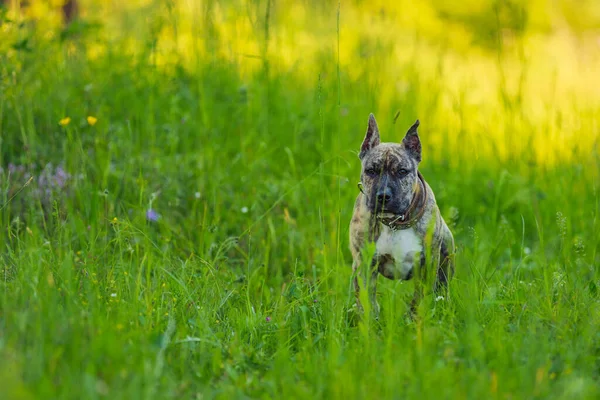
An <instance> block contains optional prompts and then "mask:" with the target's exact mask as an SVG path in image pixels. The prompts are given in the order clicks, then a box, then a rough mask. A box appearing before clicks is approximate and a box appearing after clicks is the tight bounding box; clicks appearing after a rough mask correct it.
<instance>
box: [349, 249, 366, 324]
mask: <svg viewBox="0 0 600 400" xmlns="http://www.w3.org/2000/svg"><path fill="white" fill-rule="evenodd" d="M360 262H361V260H360V258H359V259H356V258H355V259H354V260H353V261H352V275H353V276H354V278H353V279H352V283H353V284H354V295H355V297H356V308H357V309H358V312H359V314H362V313H363V312H364V309H363V306H362V304H361V303H360V283H359V282H358V275H360V270H359V268H360Z"/></svg>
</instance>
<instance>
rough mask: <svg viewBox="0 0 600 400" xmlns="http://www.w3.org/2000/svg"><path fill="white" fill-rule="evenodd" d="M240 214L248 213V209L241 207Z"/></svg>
mask: <svg viewBox="0 0 600 400" xmlns="http://www.w3.org/2000/svg"><path fill="white" fill-rule="evenodd" d="M241 211H242V214H246V213H247V212H248V207H246V206H244V207H242V210H241Z"/></svg>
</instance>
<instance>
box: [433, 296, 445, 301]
mask: <svg viewBox="0 0 600 400" xmlns="http://www.w3.org/2000/svg"><path fill="white" fill-rule="evenodd" d="M440 300H441V301H444V296H438V297H436V298H435V301H436V302H438V301H440Z"/></svg>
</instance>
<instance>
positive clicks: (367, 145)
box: [358, 113, 380, 160]
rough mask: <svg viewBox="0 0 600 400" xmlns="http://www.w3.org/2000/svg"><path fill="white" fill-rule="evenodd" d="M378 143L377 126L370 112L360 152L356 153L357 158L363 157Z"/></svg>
mask: <svg viewBox="0 0 600 400" xmlns="http://www.w3.org/2000/svg"><path fill="white" fill-rule="evenodd" d="M379 143H380V139H379V128H378V127H377V121H375V116H374V115H373V114H372V113H371V114H369V126H368V127H367V134H366V135H365V139H364V140H363V142H362V145H361V146H360V153H359V154H358V158H360V159H361V160H362V159H363V157H364V156H365V155H366V154H367V153H368V152H369V150H371V149H372V148H373V147H375V146H378V145H379Z"/></svg>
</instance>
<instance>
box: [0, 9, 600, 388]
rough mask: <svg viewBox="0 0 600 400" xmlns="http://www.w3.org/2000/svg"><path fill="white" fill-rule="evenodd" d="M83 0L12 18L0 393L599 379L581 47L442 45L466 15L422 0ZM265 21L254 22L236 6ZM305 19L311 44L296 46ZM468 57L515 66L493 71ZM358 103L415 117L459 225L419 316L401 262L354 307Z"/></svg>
mask: <svg viewBox="0 0 600 400" xmlns="http://www.w3.org/2000/svg"><path fill="white" fill-rule="evenodd" d="M34 3H35V2H34ZM84 3H85V4H86V6H87V7H88V8H87V9H88V10H89V11H88V14H86V15H84V17H83V20H84V21H86V24H81V25H78V26H75V28H73V27H72V28H71V31H68V32H67V33H66V34H63V35H62V36H61V34H60V32H61V28H59V27H57V26H55V25H53V24H52V23H51V21H50V22H47V21H46V20H43V19H42V20H40V21H39V22H38V23H36V24H35V25H34V24H33V23H32V22H30V20H26V21H29V22H28V23H26V24H24V25H22V26H20V25H19V24H17V23H16V22H15V21H13V22H8V21H5V22H4V24H3V25H0V32H2V35H5V36H3V37H6V38H7V40H4V39H3V40H2V43H0V145H1V151H0V166H1V167H2V168H3V172H2V174H1V175H0V183H1V186H0V190H1V192H0V204H2V206H0V207H1V210H0V227H1V228H2V229H0V268H1V269H0V272H1V279H0V398H2V399H40V398H44V399H45V398H48V399H50V398H52V399H55V398H73V399H88V398H89V399H95V398H110V399H120V398H123V399H137V398H144V399H164V398H185V399H187V398H223V399H229V398H311V399H313V398H419V397H424V398H434V399H438V398H448V399H467V398H468V399H488V398H501V399H533V398H560V399H588V398H589V399H592V398H598V396H600V330H599V329H598V328H599V326H600V287H599V286H600V270H599V266H600V254H599V250H600V221H599V211H600V210H599V204H600V199H599V193H598V189H599V182H600V178H599V170H600V162H599V158H598V122H599V121H600V108H599V106H598V105H599V104H600V102H598V98H597V97H594V95H593V94H589V93H591V89H590V92H587V91H586V90H587V89H588V88H589V87H595V86H594V85H595V84H597V82H598V81H597V80H596V81H593V82H590V81H585V82H584V80H585V79H587V78H586V75H585V71H587V69H585V67H584V66H582V65H583V64H582V65H580V66H579V68H581V71H580V72H581V75H580V76H579V77H574V78H573V77H571V76H566V75H564V74H562V73H561V71H563V72H564V69H561V68H562V67H561V65H559V63H560V62H565V63H566V62H569V60H564V61H563V60H558V61H557V60H554V59H552V58H550V61H548V60H545V61H544V60H542V61H539V60H531V59H528V58H527V57H526V56H524V55H523V52H517V53H518V54H517V55H516V56H514V54H513V53H512V50H511V49H506V48H504V47H502V46H500V47H493V46H494V41H493V40H492V39H489V40H488V38H489V35H492V38H493V37H494V35H496V34H497V33H498V32H496V31H494V29H493V28H490V25H489V24H485V26H483V27H481V29H482V30H485V35H487V36H484V37H483V39H482V40H484V39H485V40H486V42H485V43H486V46H484V47H482V48H480V47H478V46H480V44H478V41H474V42H473V43H470V42H469V44H468V46H467V45H464V43H467V42H468V40H467V39H464V42H459V41H457V40H458V39H456V38H458V37H459V36H456V37H455V38H454V39H456V40H454V39H452V45H451V46H450V48H445V49H444V50H440V49H439V48H438V46H437V45H435V43H436V41H439V40H441V39H440V38H441V37H442V36H445V34H448V35H450V36H452V35H458V33H456V32H455V31H451V30H449V31H445V30H444V29H442V28H440V27H445V26H446V25H443V24H442V25H435V24H434V23H433V22H431V21H438V20H436V19H435V18H434V17H431V15H429V14H423V15H424V16H423V19H420V20H419V21H420V22H419V24H420V23H422V24H423V25H422V26H421V25H415V26H413V25H410V23H408V22H407V24H408V25H406V26H407V28H406V31H403V30H402V29H404V28H397V29H398V32H404V34H405V35H404V36H402V35H397V36H394V35H393V34H392V33H389V32H388V33H385V32H384V33H382V32H380V30H384V28H382V27H381V26H384V25H385V24H391V25H390V26H401V25H402V24H397V25H394V24H393V22H394V21H398V20H401V21H404V20H403V19H402V18H404V17H403V15H404V14H402V13H401V12H399V11H402V9H401V8H400V9H399V11H398V10H396V11H398V12H396V13H395V12H394V10H391V11H388V14H386V15H385V16H381V15H380V18H382V20H381V24H382V25H381V26H375V25H373V29H370V27H369V26H368V25H365V24H359V23H357V21H359V20H360V18H362V17H360V18H359V17H357V15H363V17H364V18H366V19H367V20H369V21H372V18H375V17H371V15H375V14H370V13H369V10H368V8H367V6H366V5H364V4H358V3H357V4H342V5H341V8H340V9H339V10H338V8H337V5H335V4H334V5H332V6H331V7H329V6H327V7H325V6H323V5H320V3H314V4H313V3H310V2H309V3H307V4H309V5H307V6H306V7H305V9H304V10H305V13H306V14H302V15H304V16H300V15H301V14H297V13H296V12H297V10H296V11H294V12H291V11H290V12H289V13H287V12H286V7H291V3H289V2H288V3H286V2H283V1H282V2H277V1H271V3H269V4H270V5H269V7H272V9H271V10H270V11H269V13H266V7H267V3H266V2H254V3H252V2H249V3H248V7H247V8H244V7H240V6H239V4H238V3H237V2H211V1H208V2H205V3H204V4H203V5H202V7H196V8H194V9H193V12H194V13H196V14H194V13H191V14H189V15H187V14H185V13H183V14H178V13H177V12H175V11H174V9H175V6H174V4H175V3H174V2H168V5H169V6H161V5H160V4H159V3H152V5H151V6H147V7H145V8H135V7H134V6H132V7H130V8H131V9H129V8H126V7H125V6H119V7H117V6H113V8H112V11H110V12H109V11H107V10H106V9H103V8H102V6H101V5H100V4H101V3H100V2H91V1H90V2H84ZM133 3H135V2H133ZM133 3H132V4H133ZM474 3H477V2H474ZM240 4H241V3H240ZM424 4H429V3H424ZM432 4H436V2H432ZM498 4H500V3H498ZM496 6H498V5H496ZM219 7H222V9H224V10H229V11H228V12H229V14H227V13H219V12H217V11H215V10H216V9H218V8H219ZM228 7H229V8H228ZM399 7H403V6H399ZM407 7H408V6H407ZM419 7H424V6H419ZM432 7H433V6H432ZM440 7H441V6H440ZM498 7H499V6H498ZM523 7H524V6H523ZM532 7H533V6H532ZM589 7H592V6H591V5H590V6H589ZM102 10H104V11H103V12H101V11H102ZM132 10H133V11H132ZM407 10H408V9H407ZM482 10H484V11H482ZM485 10H487V8H485V7H484V8H477V9H476V10H475V11H473V13H477V12H479V14H478V16H475V17H473V18H470V17H464V15H463V16H461V17H460V18H461V19H465V18H466V19H468V20H469V21H471V22H470V23H471V24H475V25H474V26H475V27H477V26H478V24H480V23H479V22H477V21H482V20H484V21H486V20H489V19H490V18H492V17H493V15H492V14H489V13H487V11H485ZM490 10H493V8H490ZM188 11H189V10H188ZM338 11H339V18H340V19H339V20H338V19H337V15H338ZM533 11H535V9H534V10H533ZM190 12H191V11H190ZM410 12H412V11H407V13H410ZM415 12H416V11H415ZM490 12H491V11H490ZM265 15H269V19H268V20H265ZM378 15H379V14H378ZM408 15H410V14H408ZM444 15H445V17H444V18H445V19H444V21H446V20H450V19H452V18H451V17H452V16H451V15H447V14H444ZM482 15H483V16H482ZM490 15H491V16H490ZM540 15H541V14H537V13H533V12H532V10H530V14H529V16H530V19H529V23H530V24H531V26H533V27H532V28H530V29H532V30H534V29H538V28H539V26H538V25H539V24H541V26H545V25H544V24H543V23H541V22H540V18H542V17H540ZM568 15H571V16H572V15H574V14H568ZM522 17H523V15H522V14H519V15H518V18H519V20H518V21H517V22H519V21H520V22H519V24H521V23H522ZM11 18H13V17H11ZM219 18H221V19H220V20H219ZM302 18H304V19H302ZM395 18H397V19H395ZM426 18H429V19H426ZM456 18H458V17H456ZM502 18H509V17H507V16H506V15H504V14H503V17H502ZM13 19H14V18H13ZM407 19H410V18H408V17H407ZM492 20H494V19H493V18H492ZM44 21H46V22H44ZM190 21H195V23H191V22H190ZM223 21H225V22H223ZM248 21H251V22H252V24H251V26H252V29H253V30H252V32H254V35H253V36H251V37H246V36H244V35H241V34H240V33H239V32H237V31H236V30H235V29H242V28H239V26H245V25H243V24H244V23H247V22H248ZM298 21H300V22H298ZM302 21H304V22H302ZM413 21H414V20H413ZM423 21H425V22H423ZM427 21H429V22H427ZM580 21H582V20H580ZM438 22H439V21H438ZM95 23H98V25H96V24H95ZM294 23H296V25H295V24H294ZM303 23H304V24H305V25H302V24H303ZM444 23H445V22H444ZM582 23H583V22H582ZM236 24H238V25H236ZM240 24H241V25H240ZM338 24H339V25H338ZM481 24H482V23H481ZM536 24H538V25H536ZM507 25H509V26H512V25H511V24H507ZM513 25H514V24H513ZM232 26H238V28H235V29H234V28H232ZM385 26H388V25H385ZM402 26H404V25H402ZM519 26H521V25H519ZM78 29H79V30H78ZM228 29H229V31H228ZM286 29H287V30H286ZM465 29H466V28H465ZM490 29H491V30H492V32H491V33H490ZM523 29H525V28H523ZM573 29H575V28H573ZM242 30H243V29H242ZM459 31H460V30H459ZM541 31H544V30H543V29H542V28H539V31H538V30H534V31H533V34H537V33H539V32H541ZM48 32H53V34H52V35H49V34H48ZM227 32H230V33H231V37H235V36H236V35H239V37H237V38H236V39H235V40H233V39H231V37H229V36H227V35H226V33H227ZM236 32H237V33H236ZM282 32H283V33H282ZM286 32H287V33H286ZM290 32H292V33H294V34H297V35H298V36H297V37H300V38H302V37H303V36H302V34H308V35H309V36H310V35H312V37H313V38H315V40H314V41H313V42H311V43H312V45H314V48H315V50H314V54H306V53H304V52H301V51H298V52H297V54H296V53H293V52H292V53H293V54H291V55H290V53H289V49H288V50H286V47H285V46H286V42H285V40H286V39H285V38H286V36H285V34H290ZM307 32H308V33H307ZM386 32H387V31H386ZM394 32H396V31H394ZM406 32H408V34H406ZM460 32H462V31H460ZM186 34H189V36H186ZM461 34H462V33H461ZM475 36H477V35H475ZM190 37H191V38H192V39H191V41H189V40H188V41H186V40H187V39H186V38H190ZM293 37H296V36H293ZM173 38H175V39H173ZM288 39H289V37H288ZM177 40H181V41H183V42H184V43H186V45H185V46H184V47H183V48H184V50H181V49H179V50H177V49H174V48H173V47H169V46H170V44H171V43H177ZM289 40H292V39H289ZM519 40H522V41H519ZM581 40H583V39H581ZM246 42H249V43H250V44H247V43H246ZM397 42H401V44H400V45H398V44H397ZM432 42H433V43H434V45H431V43H432ZM548 42H549V43H550V42H551V40H550V39H548ZM165 43H166V44H167V45H165ZM299 43H300V42H299ZM302 43H304V42H302ZM461 43H463V44H461ZM490 43H491V44H490ZM517 43H521V44H522V46H523V47H522V48H521V50H523V49H531V48H533V49H534V50H535V49H538V48H540V47H542V45H540V44H539V43H537V42H535V43H534V44H531V43H530V44H527V43H528V42H527V38H526V37H525V38H522V39H517ZM552 43H554V42H552ZM15 44H16V46H13V45H15ZM161 44H162V45H164V46H166V47H161ZM254 45H255V46H256V53H253V54H243V55H240V54H239V52H237V51H239V50H240V49H243V48H244V46H247V47H249V48H252V46H254ZM312 45H311V46H312ZM394 46H396V47H394ZM397 46H402V48H406V49H408V50H407V52H409V53H411V54H413V55H412V56H411V57H412V61H411V60H410V59H409V60H408V61H407V60H405V59H403V58H396V57H395V56H392V54H397V53H396V50H394V49H397ZM452 46H455V47H454V48H453V47H452ZM461 46H466V47H461ZM489 46H492V49H491V50H490V49H489V48H488V47H489ZM527 46H530V47H527ZM531 46H533V47H531ZM517 47H518V46H517ZM231 48H234V50H231ZM311 48H312V47H311ZM232 51H233V53H231V54H229V52H232ZM528 51H529V50H528ZM236 52H237V53H236ZM525 53H527V52H525ZM223 54H225V55H223ZM227 54H229V55H227ZM481 54H484V55H483V56H482V55H481ZM594 54H597V50H596V53H592V56H593V55H594ZM248 55H250V56H251V57H248ZM438 56H439V57H438ZM467 56H468V57H467ZM513 56H514V57H513ZM592 56H591V55H589V54H588V57H592ZM290 57H292V59H290ZM294 57H296V58H294ZM456 57H457V58H456ZM469 57H475V58H476V57H481V59H480V61H481V62H482V63H483V64H482V65H484V68H483V71H486V73H489V76H488V75H487V74H486V75H485V77H481V76H480V75H478V74H479V72H481V66H480V65H477V61H473V59H474V58H469ZM409 58H410V57H409ZM461 58H464V60H468V61H460V62H459V65H460V66H461V68H458V69H453V68H450V67H449V65H450V64H446V63H447V62H457V61H456V60H457V59H459V60H460V59H461ZM448 60H450V61H448ZM452 60H454V61H452ZM552 60H553V61H552ZM594 60H597V58H593V57H592V61H589V60H588V61H589V62H590V63H591V62H596V61H594ZM544 62H545V63H546V64H544V65H546V67H547V69H542V67H541V65H542V64H543V63H544ZM470 63H473V64H470ZM504 63H509V64H510V63H513V64H511V65H512V67H510V68H509V69H503V68H504V67H503V65H504ZM593 65H596V66H598V65H599V64H598V63H596V64H593ZM469 68H472V69H471V70H469ZM486 68H488V69H487V70H486ZM528 68H529V69H528ZM525 70H527V72H523V71H525ZM551 70H552V71H555V72H556V74H555V75H552V74H551V72H549V71H551ZM469 71H471V72H469ZM546 73H547V74H548V75H545V74H546ZM461 74H466V75H469V74H471V76H477V77H478V78H477V79H476V80H477V81H478V82H479V81H482V83H481V84H482V85H485V84H486V83H489V81H493V82H496V78H495V77H497V75H501V76H502V79H498V80H497V82H496V83H497V85H496V86H493V85H492V86H493V90H492V91H491V92H490V91H489V88H487V89H485V88H484V89H482V88H481V87H479V86H478V83H473V82H471V81H462V80H461V79H462V78H460V75H461ZM547 76H554V78H552V79H555V80H546V77H547ZM512 79H516V80H512ZM519 81H521V82H522V83H523V85H521V86H519V88H518V89H516V91H515V90H514V87H513V86H512V85H513V83H514V82H519ZM540 82H541V84H544V85H545V84H546V83H547V86H551V85H554V86H555V88H556V89H555V90H556V93H555V94H554V95H553V96H554V97H552V96H548V95H547V94H539V93H538V92H537V91H536V90H537V89H535V88H536V87H538V86H536V85H538V84H539V83H540ZM596 87H597V86H596ZM457 88H458V92H457ZM474 92H477V93H479V95H480V101H481V102H480V103H477V102H475V101H474V100H473V99H472V98H471V95H472V94H473V93H474ZM481 99H483V100H481ZM540 100H541V101H542V102H543V106H542V107H541V111H540V108H536V105H538V104H537V103H536V101H540ZM398 109H399V110H400V111H401V112H400V116H399V118H398V119H397V120H396V122H395V123H394V122H393V121H394V115H395V112H396V110H398ZM533 109H535V110H537V113H536V114H535V115H534V114H530V113H529V111H528V110H533ZM369 112H374V113H375V115H376V117H377V119H378V122H379V125H380V128H381V130H382V136H383V140H384V141H399V140H400V139H401V138H402V136H403V134H404V132H405V131H406V129H407V128H408V127H409V126H410V124H411V123H412V122H413V121H414V120H415V119H416V118H419V119H420V120H421V128H420V134H421V140H422V142H423V157H424V158H423V163H422V165H421V170H422V172H423V174H424V176H425V178H426V180H427V181H428V182H429V183H430V185H431V186H432V188H433V189H434V192H435V195H436V198H437V201H438V204H439V206H440V209H441V211H442V214H443V215H444V217H445V219H446V221H447V222H448V224H449V225H450V227H451V229H452V231H453V233H454V235H455V239H456V242H457V246H458V248H459V251H458V253H457V255H456V264H457V271H456V275H455V278H454V280H453V281H452V283H451V286H450V288H451V291H450V293H449V295H448V296H447V297H446V298H444V299H443V300H439V301H436V300H435V299H434V298H426V299H425V300H424V303H423V304H422V307H421V308H420V310H419V316H418V318H417V319H416V320H413V321H411V320H408V319H407V318H406V311H407V304H408V303H409V302H410V300H411V298H412V296H411V289H412V287H413V283H412V282H392V281H387V280H385V279H383V278H381V283H380V285H379V298H380V304H381V306H382V316H381V319H380V321H379V322H374V321H363V322H359V321H357V319H356V318H355V314H354V310H353V293H352V290H351V267H350V265H351V257H350V253H349V251H348V249H347V247H348V225H349V221H350V218H351V213H352V206H353V202H354V199H355V196H356V194H357V192H358V189H357V187H356V183H357V182H358V179H359V170H360V165H359V160H358V158H357V153H358V150H359V146H360V143H361V141H362V138H363V136H364V133H365V130H366V126H367V118H368V114H369ZM88 116H94V117H96V118H97V119H98V121H97V123H96V124H94V125H93V126H92V125H90V124H89V123H88V122H87V120H86V118H87V117H88ZM65 117H69V118H70V123H68V124H67V125H64V126H61V125H59V121H60V120H61V119H63V118H65ZM48 163H52V165H53V166H58V165H61V166H62V168H64V170H65V171H67V172H68V173H69V174H70V176H71V178H70V179H69V180H68V181H67V182H68V183H67V185H66V186H65V187H56V186H51V185H50V184H49V183H48V179H52V177H54V178H55V177H56V174H57V172H56V170H55V169H51V168H50V167H47V168H46V170H45V172H44V167H45V166H46V165H47V164H48ZM9 164H14V165H17V166H23V167H22V169H21V170H17V171H13V172H12V173H10V174H9V167H8V166H9ZM28 174H33V180H32V181H31V182H30V183H29V184H28V185H26V183H27V182H28V178H29V175H28ZM40 177H46V178H47V179H46V178H43V179H40ZM44 179H46V180H44ZM24 185H26V186H25V187H24ZM48 188H49V189H50V190H49V192H46V189H48ZM11 199H12V200H11ZM149 209H153V210H155V211H156V212H157V213H159V214H160V218H159V219H158V221H150V220H148V219H147V217H146V212H147V211H148V210H149Z"/></svg>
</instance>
